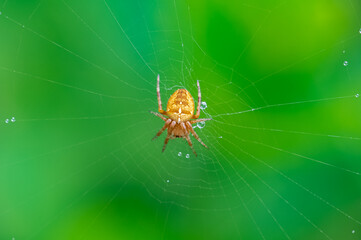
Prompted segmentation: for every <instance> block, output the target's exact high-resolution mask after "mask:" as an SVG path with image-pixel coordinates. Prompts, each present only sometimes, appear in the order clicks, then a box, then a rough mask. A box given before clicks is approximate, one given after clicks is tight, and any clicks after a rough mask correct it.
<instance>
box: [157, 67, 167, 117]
mask: <svg viewBox="0 0 361 240" xmlns="http://www.w3.org/2000/svg"><path fill="white" fill-rule="evenodd" d="M157 97H158V111H159V112H160V113H161V114H166V111H164V110H163V109H162V100H160V88H159V74H158V77H157Z"/></svg>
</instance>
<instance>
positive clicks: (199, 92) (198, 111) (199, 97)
mask: <svg viewBox="0 0 361 240" xmlns="http://www.w3.org/2000/svg"><path fill="white" fill-rule="evenodd" d="M197 87H198V106H197V113H196V115H193V117H192V118H199V115H200V114H201V87H200V86H199V80H197Z"/></svg>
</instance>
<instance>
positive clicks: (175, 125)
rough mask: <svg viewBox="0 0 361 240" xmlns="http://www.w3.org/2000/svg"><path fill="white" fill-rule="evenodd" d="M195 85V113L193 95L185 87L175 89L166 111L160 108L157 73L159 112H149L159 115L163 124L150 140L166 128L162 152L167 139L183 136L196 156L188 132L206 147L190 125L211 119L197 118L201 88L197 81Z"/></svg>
mask: <svg viewBox="0 0 361 240" xmlns="http://www.w3.org/2000/svg"><path fill="white" fill-rule="evenodd" d="M197 87H198V106H197V113H196V114H195V115H194V114H193V113H194V101H193V97H192V95H191V94H190V93H189V92H188V91H187V90H186V89H178V90H177V91H175V92H174V93H173V94H172V95H171V96H170V98H169V100H168V104H167V111H164V110H163V109H162V101H161V100H160V91H159V75H158V77H157V97H158V111H159V113H160V114H159V113H156V112H152V111H151V113H153V114H154V115H156V116H158V117H160V118H161V119H162V120H163V121H165V124H164V126H163V127H162V129H160V131H159V132H158V133H157V134H156V135H155V137H154V138H153V139H152V140H154V139H156V138H157V137H159V136H160V135H161V134H162V133H163V131H164V130H166V129H167V130H168V134H167V137H166V138H165V141H164V145H163V149H162V152H164V150H165V147H166V146H167V144H168V141H169V139H174V138H185V139H186V140H187V142H188V144H189V146H190V147H191V148H192V151H193V153H194V154H195V155H196V156H197V153H196V151H195V150H194V148H193V144H192V141H191V139H190V138H189V135H190V133H192V135H193V136H194V137H195V138H196V139H197V140H198V141H199V142H200V143H201V144H202V145H203V146H205V147H206V148H208V147H207V146H206V145H205V144H204V143H203V142H202V140H201V139H200V138H199V137H198V135H197V133H196V132H195V131H194V130H193V127H192V124H194V123H198V122H204V121H208V120H212V119H211V118H203V119H198V118H199V114H200V104H201V89H200V87H199V81H197ZM163 115H164V116H163ZM165 116H166V117H165ZM167 117H168V118H167ZM192 119H194V120H192Z"/></svg>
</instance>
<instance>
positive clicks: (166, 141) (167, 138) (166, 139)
mask: <svg viewBox="0 0 361 240" xmlns="http://www.w3.org/2000/svg"><path fill="white" fill-rule="evenodd" d="M170 136H171V134H169V133H168V135H167V137H166V138H165V140H164V145H163V149H162V152H164V150H165V147H166V146H167V144H168V141H169V138H170Z"/></svg>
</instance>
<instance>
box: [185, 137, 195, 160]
mask: <svg viewBox="0 0 361 240" xmlns="http://www.w3.org/2000/svg"><path fill="white" fill-rule="evenodd" d="M185 138H186V139H187V142H188V145H189V146H190V147H191V148H192V151H193V153H194V154H195V155H196V157H197V153H196V151H195V150H194V148H193V143H192V141H191V139H190V138H189V134H187V135H185Z"/></svg>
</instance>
